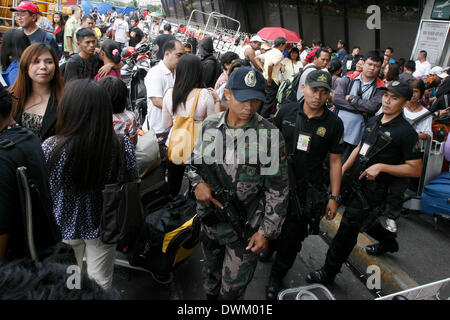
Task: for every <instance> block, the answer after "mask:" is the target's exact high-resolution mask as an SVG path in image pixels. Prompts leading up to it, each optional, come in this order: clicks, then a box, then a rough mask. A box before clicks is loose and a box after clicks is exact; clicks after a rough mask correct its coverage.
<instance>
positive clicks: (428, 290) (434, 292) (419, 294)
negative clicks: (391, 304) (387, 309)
mask: <svg viewBox="0 0 450 320" xmlns="http://www.w3.org/2000/svg"><path fill="white" fill-rule="evenodd" d="M448 283H450V278H447V279H444V280H440V281H436V282H432V283H429V284H425V285H423V286H418V287H415V288H412V289H408V290H403V291H400V292H396V293H393V294H390V295H388V296H384V297H380V298H377V299H375V300H395V299H398V298H404V299H405V298H406V299H407V300H441V297H440V293H441V291H442V289H443V288H444V287H445V286H446V285H447V284H448ZM447 300H450V296H449V297H447Z"/></svg>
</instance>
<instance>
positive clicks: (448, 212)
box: [421, 172, 450, 218]
mask: <svg viewBox="0 0 450 320" xmlns="http://www.w3.org/2000/svg"><path fill="white" fill-rule="evenodd" d="M421 211H422V212H423V213H426V214H429V215H439V216H443V217H446V218H450V172H444V173H441V174H440V175H439V176H438V177H437V178H435V179H433V180H431V181H430V182H429V183H428V184H427V185H426V186H425V188H424V190H423V193H422V199H421Z"/></svg>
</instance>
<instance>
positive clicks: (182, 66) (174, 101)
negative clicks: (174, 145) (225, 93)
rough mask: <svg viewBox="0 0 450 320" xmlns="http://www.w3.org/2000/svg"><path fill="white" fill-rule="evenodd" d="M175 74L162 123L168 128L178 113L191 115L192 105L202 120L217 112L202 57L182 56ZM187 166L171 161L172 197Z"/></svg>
mask: <svg viewBox="0 0 450 320" xmlns="http://www.w3.org/2000/svg"><path fill="white" fill-rule="evenodd" d="M176 74H177V77H176V79H175V84H174V87H173V88H172V89H169V90H167V92H166V94H165V95H164V99H163V106H162V122H163V127H164V128H165V129H166V130H167V129H169V128H171V127H172V126H173V123H174V122H175V118H176V117H177V116H181V117H188V116H189V114H190V112H191V110H192V108H193V107H195V112H194V121H203V120H204V119H205V118H206V117H207V116H209V115H211V114H214V113H216V107H215V105H216V104H217V108H219V106H220V101H216V102H215V101H214V98H213V97H212V95H211V93H210V92H209V91H208V89H204V86H203V82H202V67H201V63H200V58H198V57H197V56H194V55H192V54H185V55H183V56H182V57H181V59H180V61H179V62H178V65H177V67H176ZM196 95H198V98H196ZM196 100H197V103H196V105H194V103H195V101H196ZM217 110H218V109H217ZM184 169H185V166H184V165H177V164H175V163H172V162H170V161H169V164H168V177H167V180H168V183H169V189H170V194H171V195H172V196H176V195H177V194H178V192H179V191H180V188H181V182H182V180H183V174H184Z"/></svg>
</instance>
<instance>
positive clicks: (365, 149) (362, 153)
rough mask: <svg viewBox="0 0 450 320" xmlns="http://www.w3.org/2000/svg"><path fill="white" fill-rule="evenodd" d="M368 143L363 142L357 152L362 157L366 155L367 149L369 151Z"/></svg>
mask: <svg viewBox="0 0 450 320" xmlns="http://www.w3.org/2000/svg"><path fill="white" fill-rule="evenodd" d="M369 148H370V145H369V144H368V143H365V142H364V143H363V145H362V147H361V149H360V150H359V154H360V155H362V156H363V157H365V156H366V154H367V151H369Z"/></svg>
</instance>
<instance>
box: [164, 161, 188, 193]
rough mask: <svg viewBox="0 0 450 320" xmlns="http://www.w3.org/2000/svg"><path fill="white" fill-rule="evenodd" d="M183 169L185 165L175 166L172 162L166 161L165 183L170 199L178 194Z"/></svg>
mask: <svg viewBox="0 0 450 320" xmlns="http://www.w3.org/2000/svg"><path fill="white" fill-rule="evenodd" d="M185 168H186V166H185V165H177V164H174V163H173V162H172V161H167V183H168V185H169V192H170V195H171V196H172V197H175V196H176V195H177V194H178V193H179V192H180V189H181V184H182V183H183V176H184V169H185Z"/></svg>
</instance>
